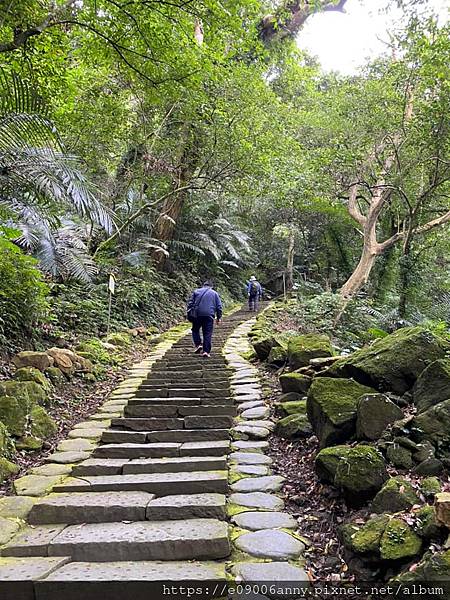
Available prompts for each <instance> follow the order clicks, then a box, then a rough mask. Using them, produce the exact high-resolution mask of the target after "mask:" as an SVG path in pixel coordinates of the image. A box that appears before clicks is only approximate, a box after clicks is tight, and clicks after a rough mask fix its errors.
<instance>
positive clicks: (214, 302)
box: [187, 281, 222, 358]
mask: <svg viewBox="0 0 450 600" xmlns="http://www.w3.org/2000/svg"><path fill="white" fill-rule="evenodd" d="M187 317H188V319H189V321H191V322H192V339H193V341H194V346H195V350H194V352H195V353H196V354H199V353H200V352H202V353H203V357H204V358H209V356H210V355H211V343H212V334H213V329H214V318H217V324H219V323H220V322H221V320H222V302H221V300H220V296H219V294H218V293H217V292H216V291H215V290H213V285H212V283H211V282H210V281H205V283H204V284H203V286H202V287H201V288H198V289H196V290H194V292H193V294H192V296H191V297H190V298H189V301H188V304H187ZM200 329H201V330H202V335H203V342H202V338H201V336H200Z"/></svg>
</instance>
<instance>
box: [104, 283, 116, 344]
mask: <svg viewBox="0 0 450 600" xmlns="http://www.w3.org/2000/svg"><path fill="white" fill-rule="evenodd" d="M108 290H109V306H108V327H107V329H106V335H109V326H110V324H111V306H112V297H113V296H114V294H115V292H116V278H115V277H114V275H113V274H112V273H110V274H109V281H108Z"/></svg>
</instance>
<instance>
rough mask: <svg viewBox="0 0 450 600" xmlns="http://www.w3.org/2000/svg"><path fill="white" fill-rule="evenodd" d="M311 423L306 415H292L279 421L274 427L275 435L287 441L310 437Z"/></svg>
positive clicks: (311, 431)
mask: <svg viewBox="0 0 450 600" xmlns="http://www.w3.org/2000/svg"><path fill="white" fill-rule="evenodd" d="M312 433H313V430H312V427H311V423H310V422H309V420H308V417H307V416H306V415H304V414H303V415H302V414H293V415H289V416H287V417H284V418H283V419H280V420H279V421H278V422H277V424H276V427H275V434H276V435H278V436H279V437H282V438H285V439H288V440H298V439H301V438H307V437H309V436H310V435H312Z"/></svg>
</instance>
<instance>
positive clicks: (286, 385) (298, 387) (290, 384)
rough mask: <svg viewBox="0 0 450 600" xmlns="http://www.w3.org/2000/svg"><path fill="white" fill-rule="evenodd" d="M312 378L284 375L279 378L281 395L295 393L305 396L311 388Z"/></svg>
mask: <svg viewBox="0 0 450 600" xmlns="http://www.w3.org/2000/svg"><path fill="white" fill-rule="evenodd" d="M311 383H312V378H311V377H308V375H303V374H302V373H285V374H284V375H281V377H280V385H281V390H282V392H283V393H287V392H296V393H297V394H306V393H307V392H308V390H309V388H310V387H311Z"/></svg>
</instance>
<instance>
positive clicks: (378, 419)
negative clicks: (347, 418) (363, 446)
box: [356, 394, 403, 440]
mask: <svg viewBox="0 0 450 600" xmlns="http://www.w3.org/2000/svg"><path fill="white" fill-rule="evenodd" d="M402 418H403V412H402V410H401V408H399V407H398V406H397V405H396V404H394V403H393V402H392V400H390V399H389V398H388V397H387V396H385V395H384V394H366V395H364V396H362V398H360V399H359V401H358V409H357V416H356V435H357V437H358V438H359V439H360V440H364V439H365V440H377V439H379V438H380V437H381V434H382V433H383V431H384V430H385V429H386V427H387V426H388V425H390V424H391V423H394V422H395V421H398V420H400V419H402Z"/></svg>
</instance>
